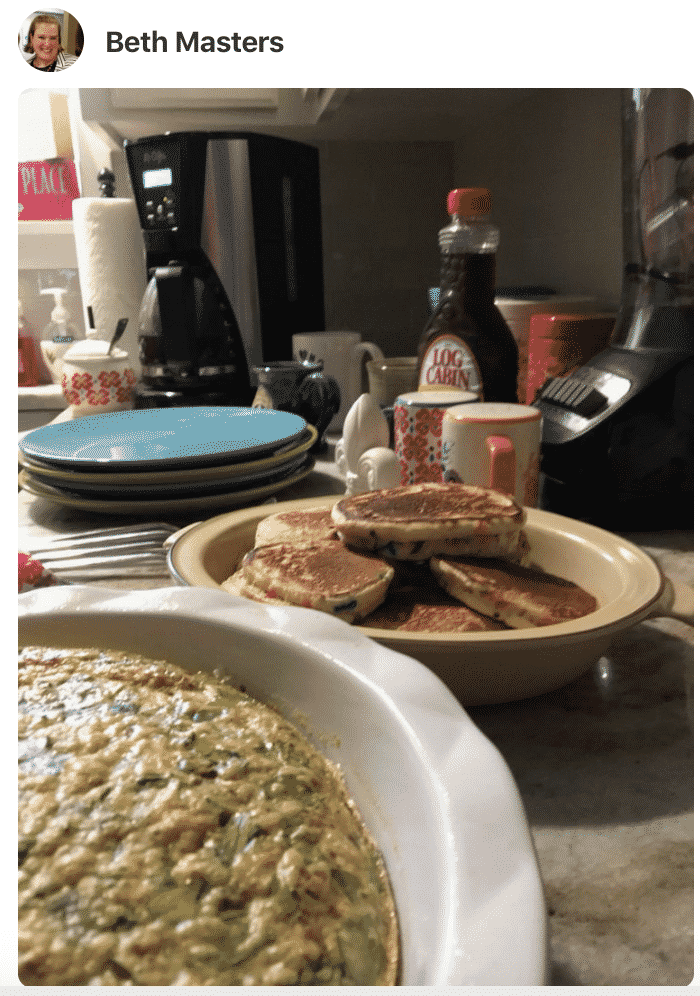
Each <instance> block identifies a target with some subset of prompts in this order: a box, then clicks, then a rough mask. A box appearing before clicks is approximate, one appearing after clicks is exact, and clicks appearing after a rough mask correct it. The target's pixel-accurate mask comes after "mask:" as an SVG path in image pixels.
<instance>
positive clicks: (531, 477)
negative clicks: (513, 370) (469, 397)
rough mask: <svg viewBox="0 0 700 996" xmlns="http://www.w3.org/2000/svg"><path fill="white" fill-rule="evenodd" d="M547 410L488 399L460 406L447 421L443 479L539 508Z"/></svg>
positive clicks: (444, 429)
mask: <svg viewBox="0 0 700 996" xmlns="http://www.w3.org/2000/svg"><path fill="white" fill-rule="evenodd" d="M541 434H542V412H541V411H540V410H539V408H534V407H531V406H530V405H514V404H510V403H506V402H500V401H491V402H489V401H484V402H480V403H478V404H472V405H457V406H456V407H454V408H450V409H449V411H448V412H447V413H446V414H445V418H444V420H443V423H442V478H441V480H444V481H448V482H450V481H454V482H457V483H462V484H476V485H479V486H480V487H484V488H493V489H494V490H495V491H500V492H502V493H503V494H508V495H513V496H514V498H515V499H516V501H519V502H520V504H521V505H528V506H529V507H530V508H536V507H537V496H538V483H539V469H540V439H541Z"/></svg>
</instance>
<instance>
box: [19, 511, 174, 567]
mask: <svg viewBox="0 0 700 996" xmlns="http://www.w3.org/2000/svg"><path fill="white" fill-rule="evenodd" d="M176 532H179V529H178V527H177V526H172V525H170V523H168V522H146V523H143V524H142V525H137V526H115V527H112V528H110V529H89V530H85V531H83V532H79V533H73V534H71V535H70V536H61V537H57V538H55V539H50V540H46V541H45V543H44V544H43V545H39V544H38V541H37V544H31V545H30V546H28V547H25V548H24V552H25V553H28V554H29V555H30V556H31V557H32V558H34V559H36V560H39V561H40V562H41V563H42V564H43V565H44V567H45V568H46V569H47V570H48V571H50V572H51V574H53V575H54V576H56V577H58V576H59V575H63V574H67V575H70V576H71V579H72V580H77V578H78V577H85V578H87V577H91V578H95V577H120V576H128V575H134V574H163V573H166V555H167V548H168V546H169V545H170V544H169V543H168V540H170V539H171V537H172V536H173V534H174V533H176Z"/></svg>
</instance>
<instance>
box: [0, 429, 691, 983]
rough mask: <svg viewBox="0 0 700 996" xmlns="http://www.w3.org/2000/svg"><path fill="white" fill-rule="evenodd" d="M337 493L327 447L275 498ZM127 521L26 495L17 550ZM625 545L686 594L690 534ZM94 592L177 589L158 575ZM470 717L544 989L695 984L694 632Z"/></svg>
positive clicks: (675, 624)
mask: <svg viewBox="0 0 700 996" xmlns="http://www.w3.org/2000/svg"><path fill="white" fill-rule="evenodd" d="M342 492H343V485H342V483H341V482H340V480H339V479H338V475H337V473H336V470H335V466H334V464H333V461H332V449H329V451H328V452H327V453H326V454H325V456H324V457H323V458H321V459H319V461H318V462H317V465H316V470H315V471H314V472H313V473H312V474H311V475H310V476H309V477H308V478H306V479H305V480H304V481H302V482H300V483H299V484H298V485H296V486H294V487H292V488H288V489H286V490H285V491H284V492H280V493H279V494H278V496H277V497H278V499H279V500H280V501H282V500H286V499H289V498H303V497H310V496H312V495H316V494H318V495H320V494H341V493H342ZM198 517H199V518H208V517H209V515H208V514H207V513H206V512H204V513H203V514H202V515H200V516H198ZM194 520H195V517H194V516H190V519H189V520H182V521H181V522H179V521H176V520H172V519H171V521H173V524H175V525H185V524H187V521H194ZM124 521H125V520H124V519H121V518H119V519H116V518H115V519H109V518H108V517H104V516H97V515H91V516H89V515H85V514H84V513H82V512H76V511H73V510H70V509H66V508H61V507H59V506H57V505H52V504H50V503H49V502H47V501H45V500H44V499H41V498H33V497H31V496H30V495H28V494H27V493H26V492H20V495H19V524H20V530H19V549H20V550H22V549H23V548H24V547H25V546H26V545H28V544H29V543H30V541H31V540H35V539H37V538H41V539H44V538H46V537H47V536H52V535H55V534H57V533H60V534H70V533H71V532H74V531H76V530H79V529H88V528H99V527H100V526H107V525H112V524H121V523H122V522H124ZM626 538H628V539H630V540H632V542H634V543H637V544H638V545H639V546H641V547H642V548H643V549H644V550H646V552H647V553H649V554H650V556H652V557H653V558H654V560H656V562H657V563H658V564H659V566H660V567H661V568H662V570H663V571H664V572H666V573H667V574H668V575H669V577H671V579H674V578H675V579H678V580H680V581H683V582H685V583H686V584H688V585H692V584H693V536H692V533H690V532H687V531H676V530H663V531H659V532H654V533H644V534H640V533H637V534H626ZM91 583H93V584H100V585H104V586H107V587H119V588H151V587H168V586H171V585H172V584H173V582H172V581H171V580H170V579H169V578H168V577H167V576H166V575H165V574H164V573H161V574H159V575H157V576H141V577H137V576H132V577H128V578H119V579H104V580H100V581H93V582H91ZM469 712H470V715H471V717H472V719H473V720H474V722H475V723H476V724H477V726H479V728H480V729H481V730H482V731H483V732H484V733H485V734H486V735H487V736H488V737H489V739H490V740H491V741H492V742H493V743H494V744H495V745H496V747H498V749H499V750H500V751H501V753H502V754H503V756H504V758H505V759H506V761H507V762H508V764H509V766H510V768H511V771H512V772H513V775H514V777H515V780H516V782H517V784H518V787H519V789H520V792H521V795H522V798H523V802H524V805H525V809H526V812H527V815H528V818H529V821H530V826H531V828H532V835H533V839H534V843H535V848H536V851H537V855H538V858H539V862H540V868H541V872H542V878H543V881H544V888H545V894H546V900H547V906H548V913H549V926H550V952H551V984H552V985H559V986H613V985H616V986H673V985H675V986H687V985H688V984H689V983H690V982H691V980H692V979H693V975H694V963H693V932H692V931H693V907H692V901H693V877H692V875H693V866H692V849H693V836H692V807H693V774H692V764H693V647H692V630H691V628H690V627H689V626H687V625H686V624H685V623H683V622H680V621H679V620H676V619H655V620H651V621H646V622H643V623H641V624H639V625H637V626H635V627H633V628H632V629H631V630H630V631H628V632H627V633H623V634H621V635H620V636H618V637H616V638H615V640H614V641H613V643H612V645H611V647H610V649H609V652H608V655H607V656H606V657H605V658H602V659H601V660H600V661H599V662H598V663H597V664H596V665H595V666H594V667H593V668H592V669H591V670H590V671H589V672H587V673H586V674H585V675H583V676H582V677H581V678H579V679H578V680H577V681H575V682H573V683H572V684H570V685H567V686H566V687H565V688H562V689H560V690H559V691H556V692H551V693H549V694H547V695H542V696H539V697H538V698H533V699H528V700H525V701H522V702H514V703H509V704H505V705H497V706H482V707H479V708H473V709H470V710H469Z"/></svg>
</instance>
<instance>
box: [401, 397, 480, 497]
mask: <svg viewBox="0 0 700 996" xmlns="http://www.w3.org/2000/svg"><path fill="white" fill-rule="evenodd" d="M478 400H479V396H478V395H477V394H474V393H473V392H471V391H408V392H407V393H406V394H400V395H399V396H398V398H397V399H396V401H395V402H394V449H395V451H396V456H397V457H398V460H399V467H400V470H401V483H402V484H420V483H422V482H424V481H441V480H442V466H441V462H440V461H441V453H442V424H443V416H444V415H445V413H446V412H447V411H448V410H449V408H450V407H451V406H453V405H459V406H463V407H467V406H468V405H469V404H473V403H475V402H476V401H478Z"/></svg>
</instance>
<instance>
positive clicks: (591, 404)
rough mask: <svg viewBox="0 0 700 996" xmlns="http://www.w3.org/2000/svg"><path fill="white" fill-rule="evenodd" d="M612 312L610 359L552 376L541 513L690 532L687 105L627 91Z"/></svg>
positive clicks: (684, 95)
mask: <svg viewBox="0 0 700 996" xmlns="http://www.w3.org/2000/svg"><path fill="white" fill-rule="evenodd" d="M623 101H624V106H623V126H622V136H623V149H622V157H623V236H624V252H625V271H624V278H623V288H622V302H621V307H620V310H619V312H618V316H617V321H616V325H615V330H614V332H613V337H612V341H611V344H610V346H609V348H607V349H605V350H603V351H602V352H601V353H599V354H598V355H596V356H594V357H593V359H592V360H590V361H588V362H587V363H586V364H585V365H584V366H582V367H580V368H578V369H577V370H576V371H575V372H573V373H572V374H570V375H569V376H568V377H555V378H553V379H552V380H551V381H549V382H548V383H547V384H546V385H545V386H544V388H543V390H542V392H541V394H540V396H539V398H538V400H537V402H536V404H537V406H538V407H539V408H540V409H541V411H542V416H543V430H542V464H541V470H542V477H541V488H540V505H541V507H542V508H544V509H547V510H549V511H554V512H560V513H561V514H563V515H568V516H571V517H572V518H576V519H580V520H584V521H588V522H592V523H596V524H598V525H601V526H604V527H606V528H609V529H615V530H620V531H625V530H645V529H658V528H674V527H675V528H678V527H680V528H684V527H685V528H688V527H690V526H692V523H693V513H694V509H693V132H692V128H693V98H692V96H691V95H690V94H689V93H688V92H687V91H686V90H654V89H635V90H629V91H625V93H624V97H623Z"/></svg>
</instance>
